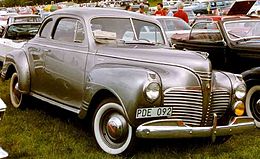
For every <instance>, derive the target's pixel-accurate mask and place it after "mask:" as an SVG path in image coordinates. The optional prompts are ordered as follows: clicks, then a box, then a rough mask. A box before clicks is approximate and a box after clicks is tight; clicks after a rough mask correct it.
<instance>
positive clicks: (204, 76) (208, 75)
mask: <svg viewBox="0 0 260 159" xmlns="http://www.w3.org/2000/svg"><path fill="white" fill-rule="evenodd" d="M196 73H197V75H199V77H200V78H201V80H203V81H210V80H211V72H200V71H196Z"/></svg>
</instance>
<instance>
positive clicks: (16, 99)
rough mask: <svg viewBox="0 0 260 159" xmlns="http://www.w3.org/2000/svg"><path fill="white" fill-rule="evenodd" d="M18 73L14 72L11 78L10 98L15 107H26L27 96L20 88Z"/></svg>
mask: <svg viewBox="0 0 260 159" xmlns="http://www.w3.org/2000/svg"><path fill="white" fill-rule="evenodd" d="M18 81H19V79H18V75H17V73H16V72H15V73H13V75H12V77H11V80H10V100H11V103H12V105H13V106H14V107H15V108H24V107H25V96H24V95H23V94H22V93H21V92H20V91H19V89H18Z"/></svg>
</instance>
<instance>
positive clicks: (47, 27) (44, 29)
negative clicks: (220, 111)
mask: <svg viewBox="0 0 260 159" xmlns="http://www.w3.org/2000/svg"><path fill="white" fill-rule="evenodd" d="M52 22H53V21H52V19H50V20H48V21H46V22H45V24H44V25H43V27H42V29H41V31H40V37H42V38H47V37H48V36H49V35H50V33H51V30H52V28H51V27H52Z"/></svg>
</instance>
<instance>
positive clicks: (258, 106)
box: [246, 85, 260, 128]
mask: <svg viewBox="0 0 260 159" xmlns="http://www.w3.org/2000/svg"><path fill="white" fill-rule="evenodd" d="M246 113H247V115H248V116H249V117H252V118H254V119H255V124H256V126H257V127H258V128H260V85H254V86H252V87H250V88H249V90H248V92H247V95H246Z"/></svg>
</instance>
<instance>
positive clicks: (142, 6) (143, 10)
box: [136, 4, 146, 14]
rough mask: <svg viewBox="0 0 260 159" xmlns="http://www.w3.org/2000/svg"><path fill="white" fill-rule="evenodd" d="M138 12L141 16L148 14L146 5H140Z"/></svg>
mask: <svg viewBox="0 0 260 159" xmlns="http://www.w3.org/2000/svg"><path fill="white" fill-rule="evenodd" d="M136 12H137V13H141V14H146V13H145V9H144V5H143V4H140V6H139V9H138V10H137V11H136Z"/></svg>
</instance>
